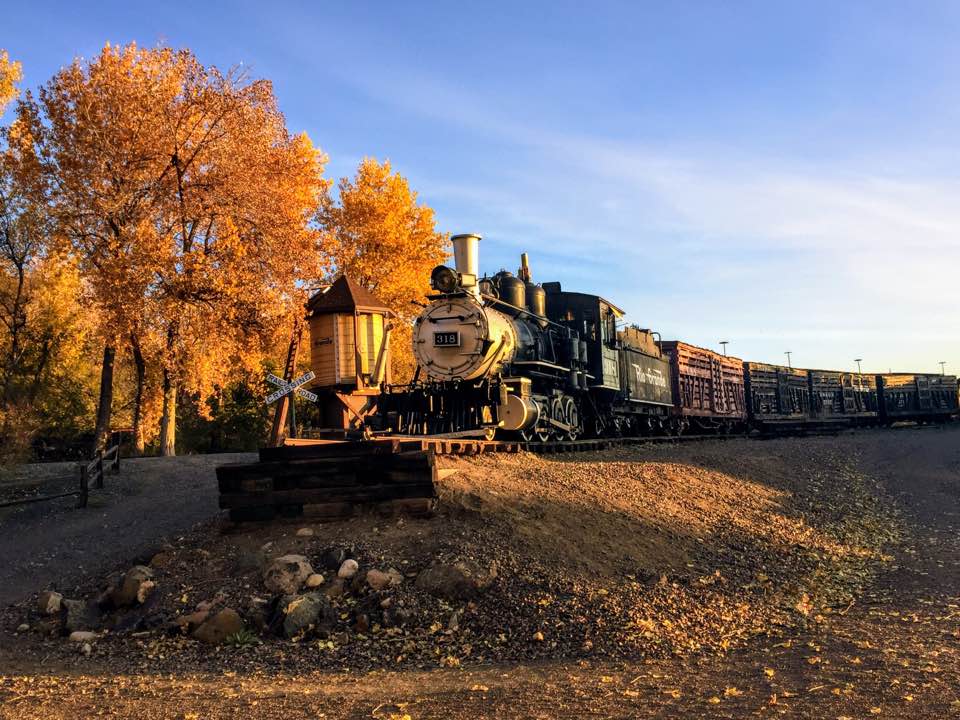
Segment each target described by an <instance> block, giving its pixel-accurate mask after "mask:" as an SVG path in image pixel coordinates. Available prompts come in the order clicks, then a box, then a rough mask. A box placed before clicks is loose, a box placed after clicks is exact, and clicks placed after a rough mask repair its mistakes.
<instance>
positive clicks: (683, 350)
mask: <svg viewBox="0 0 960 720" xmlns="http://www.w3.org/2000/svg"><path fill="white" fill-rule="evenodd" d="M663 353H664V356H665V357H666V358H667V359H668V360H669V362H670V380H671V385H672V390H673V408H674V409H673V416H674V417H675V418H676V419H677V421H678V422H679V424H680V425H679V427H680V429H681V430H685V429H687V428H691V429H693V430H695V431H701V432H709V431H721V432H730V431H733V430H736V429H739V428H741V427H743V426H744V424H745V423H746V420H747V406H746V392H745V385H744V377H743V361H742V360H740V359H739V358H735V357H728V356H726V355H721V354H719V353H716V352H714V351H712V350H707V349H705V348H701V347H697V346H696V345H690V344H689V343H685V342H681V341H679V340H669V341H666V342H664V343H663Z"/></svg>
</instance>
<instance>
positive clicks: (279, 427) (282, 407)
mask: <svg viewBox="0 0 960 720" xmlns="http://www.w3.org/2000/svg"><path fill="white" fill-rule="evenodd" d="M302 332H303V324H302V323H301V322H300V319H299V318H297V320H295V321H294V323H293V332H292V333H291V334H290V345H289V347H288V348H287V364H286V367H285V368H284V371H283V379H284V380H286V381H287V382H289V381H290V380H293V377H294V373H295V372H296V370H297V351H298V350H299V349H300V335H301V333H302ZM292 403H293V397H292V396H291V394H287V395H284V396H283V397H282V398H280V399H279V400H277V409H276V412H274V414H273V428H272V429H271V430H270V444H271V445H272V446H273V447H279V446H280V445H281V444H282V443H283V429H284V426H285V425H286V424H287V413H288V412H289V409H290V405H291V404H292Z"/></svg>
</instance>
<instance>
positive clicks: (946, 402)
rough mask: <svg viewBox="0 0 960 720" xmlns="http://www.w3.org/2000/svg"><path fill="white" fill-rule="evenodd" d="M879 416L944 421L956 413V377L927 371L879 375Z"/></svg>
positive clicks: (890, 420)
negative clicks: (927, 372)
mask: <svg viewBox="0 0 960 720" xmlns="http://www.w3.org/2000/svg"><path fill="white" fill-rule="evenodd" d="M876 378H877V390H878V395H879V415H880V419H881V420H882V421H883V422H885V423H887V424H890V423H894V422H899V421H908V420H910V421H918V422H942V421H944V420H948V419H950V417H951V416H952V415H954V414H955V413H956V412H957V404H958V395H957V377H956V376H955V375H935V374H926V373H885V374H882V375H877V376H876Z"/></svg>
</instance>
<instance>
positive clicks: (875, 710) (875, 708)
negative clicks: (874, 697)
mask: <svg viewBox="0 0 960 720" xmlns="http://www.w3.org/2000/svg"><path fill="white" fill-rule="evenodd" d="M882 712H883V708H881V707H879V706H877V705H874V706H873V707H872V708H870V714H871V715H879V714H880V713H882Z"/></svg>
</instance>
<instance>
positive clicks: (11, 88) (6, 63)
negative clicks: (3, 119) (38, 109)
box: [0, 50, 23, 115]
mask: <svg viewBox="0 0 960 720" xmlns="http://www.w3.org/2000/svg"><path fill="white" fill-rule="evenodd" d="M22 79H23V71H22V68H21V66H20V63H18V62H11V60H10V56H9V55H7V51H6V50H0V115H3V111H4V109H6V106H7V103H9V102H10V101H11V100H13V99H14V98H16V97H17V83H19V82H20V81H21V80H22Z"/></svg>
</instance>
